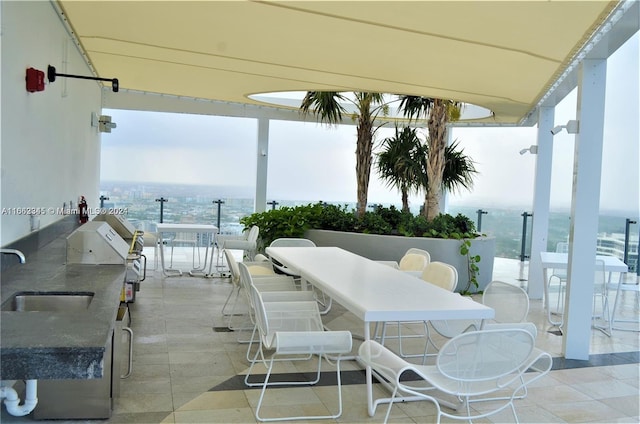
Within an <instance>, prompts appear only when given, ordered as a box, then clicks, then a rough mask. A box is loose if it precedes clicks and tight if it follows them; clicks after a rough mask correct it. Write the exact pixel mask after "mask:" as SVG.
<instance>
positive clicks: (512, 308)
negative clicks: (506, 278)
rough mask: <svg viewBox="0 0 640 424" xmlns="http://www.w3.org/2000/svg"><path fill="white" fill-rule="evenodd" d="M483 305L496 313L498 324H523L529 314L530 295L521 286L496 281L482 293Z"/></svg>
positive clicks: (494, 319)
mask: <svg viewBox="0 0 640 424" xmlns="http://www.w3.org/2000/svg"><path fill="white" fill-rule="evenodd" d="M482 303H483V304H485V305H487V306H489V307H491V308H493V310H494V311H495V312H496V314H495V316H494V318H493V321H494V322H497V323H515V322H523V321H524V320H525V319H526V318H527V315H528V314H529V295H528V294H527V292H526V291H525V290H524V289H523V288H522V287H519V286H516V285H513V284H509V283H505V282H503V281H498V280H494V281H491V282H490V283H489V284H487V287H485V289H484V292H483V293H482Z"/></svg>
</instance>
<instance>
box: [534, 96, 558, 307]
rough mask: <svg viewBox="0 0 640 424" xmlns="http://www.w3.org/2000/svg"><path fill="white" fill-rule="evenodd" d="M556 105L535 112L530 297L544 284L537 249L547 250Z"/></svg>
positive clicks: (536, 296)
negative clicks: (536, 125) (535, 141)
mask: <svg viewBox="0 0 640 424" xmlns="http://www.w3.org/2000/svg"><path fill="white" fill-rule="evenodd" d="M554 110H555V108H552V107H541V108H540V110H539V111H538V154H537V156H536V177H535V181H534V190H533V224H532V227H531V257H530V258H529V284H528V285H527V290H528V292H529V298H531V299H542V295H543V293H544V284H546V283H547V282H546V281H543V275H542V262H541V260H540V252H544V251H546V250H547V237H548V232H549V203H550V197H551V164H552V160H553V135H552V134H551V129H552V128H553V115H554Z"/></svg>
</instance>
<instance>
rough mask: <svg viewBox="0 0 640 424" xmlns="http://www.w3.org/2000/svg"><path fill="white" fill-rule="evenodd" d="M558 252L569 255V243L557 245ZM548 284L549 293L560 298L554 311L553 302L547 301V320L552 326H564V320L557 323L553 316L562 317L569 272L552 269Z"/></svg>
mask: <svg viewBox="0 0 640 424" xmlns="http://www.w3.org/2000/svg"><path fill="white" fill-rule="evenodd" d="M556 252H557V253H568V252H569V243H567V242H564V241H561V242H558V243H557V244H556ZM546 284H547V293H557V294H558V296H557V298H556V307H555V309H554V310H552V309H551V302H550V301H549V300H547V305H548V308H547V320H548V321H549V323H551V325H557V326H561V325H562V320H560V321H556V320H554V319H553V318H552V315H562V311H563V309H564V294H565V289H566V284H567V270H566V269H552V270H551V275H550V276H549V281H547V282H546Z"/></svg>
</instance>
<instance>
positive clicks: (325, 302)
mask: <svg viewBox="0 0 640 424" xmlns="http://www.w3.org/2000/svg"><path fill="white" fill-rule="evenodd" d="M269 247H316V244H315V243H314V242H313V241H312V240H309V239H305V238H293V237H281V238H277V239H275V240H274V241H272V242H271V244H270V245H269ZM270 260H271V263H272V264H273V268H274V269H275V270H277V272H281V273H282V274H284V275H290V276H292V277H293V278H295V279H296V281H298V282H299V281H300V275H298V272H297V271H294V270H291V269H289V268H288V267H286V266H285V265H283V264H281V263H280V262H278V261H277V260H275V259H273V258H270ZM314 290H315V288H314ZM317 299H318V303H319V304H320V306H322V308H323V309H322V310H321V311H320V314H322V315H325V314H327V313H328V312H329V310H331V304H332V300H331V298H329V297H327V296H326V295H325V294H324V292H322V291H319V293H318V296H317Z"/></svg>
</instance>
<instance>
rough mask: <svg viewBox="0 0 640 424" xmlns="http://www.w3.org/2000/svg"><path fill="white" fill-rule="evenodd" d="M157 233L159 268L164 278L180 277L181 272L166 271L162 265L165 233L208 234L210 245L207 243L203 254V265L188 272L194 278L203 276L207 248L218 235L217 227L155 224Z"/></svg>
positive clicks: (176, 270)
mask: <svg viewBox="0 0 640 424" xmlns="http://www.w3.org/2000/svg"><path fill="white" fill-rule="evenodd" d="M156 229H157V232H158V240H159V241H160V266H161V267H162V273H163V274H164V275H165V276H166V277H171V276H179V275H182V271H180V270H178V269H167V268H166V267H165V264H164V243H163V242H162V240H164V235H165V234H167V233H198V234H209V235H210V237H211V243H207V249H206V251H205V254H204V265H203V266H202V267H199V268H194V269H192V270H191V271H189V275H191V276H194V275H197V274H203V275H204V270H205V269H206V266H207V257H208V255H209V246H210V245H211V246H213V241H214V238H215V236H216V234H217V233H218V227H216V226H215V225H210V224H167V223H161V224H156ZM210 260H212V261H213V247H211V259H210Z"/></svg>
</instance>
